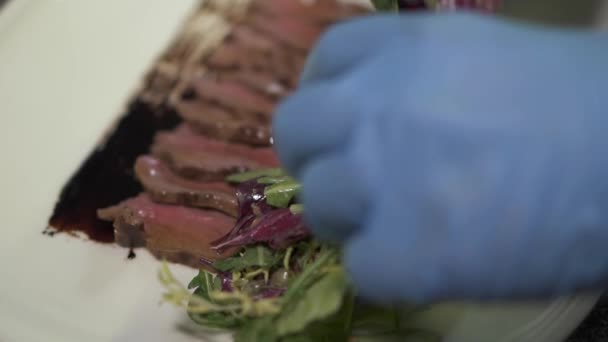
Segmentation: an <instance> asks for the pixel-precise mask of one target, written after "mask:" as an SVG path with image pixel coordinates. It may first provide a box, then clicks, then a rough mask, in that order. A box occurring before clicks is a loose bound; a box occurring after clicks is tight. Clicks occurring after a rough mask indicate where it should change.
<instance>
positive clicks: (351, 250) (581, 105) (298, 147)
mask: <svg viewBox="0 0 608 342" xmlns="http://www.w3.org/2000/svg"><path fill="white" fill-rule="evenodd" d="M607 37H608V35H606V34H605V33H591V32H570V31H558V30H555V29H549V28H541V27H532V26H525V25H523V24H516V23H508V22H506V21H500V20H497V19H492V18H489V17H481V16H479V17H478V16H474V15H472V14H444V15H439V14H430V15H428V14H427V15H419V14H417V15H406V16H401V17H398V16H390V15H386V16H385V15H378V16H374V17H370V18H364V19H360V20H355V21H352V22H349V23H344V24H340V25H337V26H336V27H335V28H333V29H331V30H330V31H329V32H328V33H327V34H325V35H324V36H323V38H322V39H321V40H320V42H319V44H318V46H317V47H316V49H315V50H314V52H313V53H312V55H311V57H310V59H309V61H308V64H307V66H306V68H305V73H304V75H303V80H302V84H301V87H300V89H299V90H298V91H297V92H296V93H295V94H294V95H293V96H291V97H290V98H288V99H287V100H286V101H284V103H282V104H281V106H280V107H279V109H278V112H277V114H276V119H275V122H274V123H273V129H274V135H275V147H276V149H277V151H278V153H279V156H280V159H281V161H282V162H283V163H284V165H285V166H286V168H287V169H288V170H289V171H290V172H291V173H292V174H293V175H294V176H296V177H298V178H299V179H300V180H301V181H302V183H303V193H302V201H303V204H304V207H305V218H306V219H307V220H308V221H309V223H310V224H311V225H312V227H313V229H314V232H315V233H316V234H318V236H319V237H321V238H324V239H329V240H332V241H335V242H340V243H343V244H344V247H345V263H346V265H347V267H348V269H349V271H350V272H351V275H352V277H353V279H354V281H355V285H356V286H357V287H358V289H359V291H360V293H361V294H362V295H363V296H365V297H369V298H371V299H376V300H380V301H383V300H394V299H403V300H409V301H414V302H420V303H423V302H433V301H437V300H445V299H496V298H505V297H508V298H522V297H545V296H549V295H555V294H562V293H566V292H569V291H573V290H577V289H583V288H585V289H586V288H589V287H591V286H596V285H600V284H601V283H602V282H604V281H606V280H607V279H608V220H607V219H608V217H607V214H608V210H607V206H608V192H607V190H608V187H607V185H608V184H607V183H608V181H607V179H608V168H607V156H608V153H607V152H606V151H604V147H605V146H606V144H605V142H606V141H607V139H608V133H606V132H608V130H607V129H608V127H607V125H606V122H607V119H608V100H607V99H608V93H607V91H608V38H607ZM604 134H606V135H605V136H604Z"/></svg>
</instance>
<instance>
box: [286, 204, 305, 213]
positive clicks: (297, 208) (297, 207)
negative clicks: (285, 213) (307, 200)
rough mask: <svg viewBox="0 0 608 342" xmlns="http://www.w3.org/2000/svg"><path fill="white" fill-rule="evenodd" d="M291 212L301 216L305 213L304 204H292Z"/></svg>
mask: <svg viewBox="0 0 608 342" xmlns="http://www.w3.org/2000/svg"><path fill="white" fill-rule="evenodd" d="M289 211H291V213H292V214H294V215H297V214H301V213H303V212H304V205H303V204H292V205H290V206H289Z"/></svg>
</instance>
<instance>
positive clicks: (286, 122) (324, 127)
mask: <svg viewBox="0 0 608 342" xmlns="http://www.w3.org/2000/svg"><path fill="white" fill-rule="evenodd" d="M355 116H356V108H354V106H353V104H352V98H351V96H348V95H347V94H346V92H345V91H343V90H342V89H341V87H340V85H339V84H336V83H320V84H316V85H314V86H308V87H304V88H303V89H301V90H299V91H298V92H297V93H295V94H294V95H292V96H291V97H289V98H287V99H286V100H285V101H283V102H282V103H281V104H280V105H279V107H278V109H277V112H276V114H275V117H274V121H273V136H274V147H275V150H276V151H277V153H278V155H279V159H280V160H281V163H282V165H283V166H284V167H285V168H286V169H287V170H288V171H289V172H290V173H291V174H292V175H294V176H296V177H298V176H299V173H300V171H301V168H302V167H303V166H304V165H306V163H307V161H308V160H309V159H311V158H313V157H314V156H316V155H318V154H323V153H326V152H327V151H329V150H332V149H334V148H336V147H337V146H340V145H341V144H343V143H345V141H346V140H347V136H348V135H349V134H350V131H351V130H352V127H353V125H354V121H355V120H356V119H355Z"/></svg>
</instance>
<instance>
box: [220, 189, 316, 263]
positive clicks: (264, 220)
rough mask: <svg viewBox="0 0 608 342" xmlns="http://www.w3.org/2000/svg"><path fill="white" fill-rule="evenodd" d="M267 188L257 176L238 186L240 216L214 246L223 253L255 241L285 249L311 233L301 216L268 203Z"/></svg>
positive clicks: (274, 247)
mask: <svg viewBox="0 0 608 342" xmlns="http://www.w3.org/2000/svg"><path fill="white" fill-rule="evenodd" d="M264 188H265V185H264V184H259V183H258V182H257V180H255V179H254V180H250V181H247V182H243V183H241V184H240V185H239V186H238V188H237V199H238V203H239V216H238V219H237V221H236V224H235V226H234V228H233V229H232V230H231V231H230V232H229V233H228V234H226V235H225V236H223V237H222V238H220V239H218V240H217V241H214V242H213V243H212V248H213V249H215V250H217V251H219V252H221V251H223V250H225V249H227V248H230V247H239V246H243V247H244V246H248V245H252V244H256V243H267V244H268V246H269V247H270V248H273V249H283V248H286V247H289V246H290V245H292V244H293V243H295V242H297V241H300V240H302V239H305V238H307V237H309V236H310V230H309V229H308V228H307V227H306V225H305V224H304V221H303V219H302V215H300V214H294V213H292V212H291V211H290V210H289V209H288V208H274V207H272V206H270V205H268V204H267V203H266V196H265V195H264Z"/></svg>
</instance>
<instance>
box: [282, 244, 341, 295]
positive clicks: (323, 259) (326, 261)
mask: <svg viewBox="0 0 608 342" xmlns="http://www.w3.org/2000/svg"><path fill="white" fill-rule="evenodd" d="M336 256H337V252H336V251H335V250H333V249H326V250H324V251H321V252H319V254H318V255H317V258H316V260H315V261H313V262H312V263H311V264H310V265H308V266H307V267H306V268H304V270H303V271H302V273H300V274H299V275H298V276H297V277H296V278H295V279H294V280H293V282H292V283H291V285H290V286H289V288H288V289H287V291H285V294H283V302H284V303H285V305H286V306H291V304H293V303H291V302H292V301H294V300H297V299H298V296H301V295H302V294H303V293H304V292H305V291H306V289H308V288H309V287H310V286H311V285H312V284H313V283H314V282H315V281H316V280H317V278H318V275H319V272H320V271H321V269H322V268H323V267H326V266H329V265H331V264H335V261H336V260H335V259H336Z"/></svg>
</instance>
